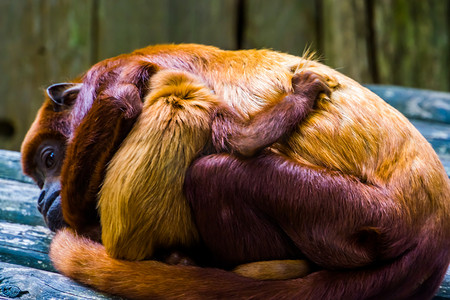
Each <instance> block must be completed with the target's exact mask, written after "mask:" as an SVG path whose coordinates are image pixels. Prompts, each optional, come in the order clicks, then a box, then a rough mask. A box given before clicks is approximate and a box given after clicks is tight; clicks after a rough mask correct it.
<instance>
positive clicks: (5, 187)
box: [0, 178, 45, 226]
mask: <svg viewBox="0 0 450 300" xmlns="http://www.w3.org/2000/svg"><path fill="white" fill-rule="evenodd" d="M39 194H40V191H39V189H38V187H37V186H36V185H34V184H27V183H22V182H18V181H13V180H7V179H1V178H0V221H1V220H4V221H7V222H13V223H20V224H27V225H42V226H45V223H44V221H43V219H42V216H41V214H40V213H39V211H38V210H37V208H36V206H37V199H38V197H39Z"/></svg>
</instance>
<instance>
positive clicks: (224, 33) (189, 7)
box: [98, 0, 237, 59]
mask: <svg viewBox="0 0 450 300" xmlns="http://www.w3.org/2000/svg"><path fill="white" fill-rule="evenodd" d="M236 3H237V0H224V1H222V0H212V1H195V0H189V1H186V0H168V1H155V0H151V1H148V0H134V1H129V0H116V1H114V5H112V2H111V1H109V0H99V7H98V9H99V12H98V16H99V17H98V18H99V19H98V42H99V46H98V58H99V59H104V58H107V57H111V56H115V55H118V54H121V53H126V52H130V51H132V50H134V49H137V48H142V47H145V46H147V45H150V44H159V43H203V44H209V45H214V46H218V47H221V48H224V49H235V48H236V41H235V31H236V28H235V26H236V25H235V24H236V21H235V18H236V7H237V6H236V5H237V4H236Z"/></svg>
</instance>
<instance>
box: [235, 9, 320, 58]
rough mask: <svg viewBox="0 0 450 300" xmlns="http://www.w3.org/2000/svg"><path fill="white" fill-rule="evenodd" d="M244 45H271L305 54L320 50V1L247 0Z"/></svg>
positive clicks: (244, 46)
mask: <svg viewBox="0 0 450 300" xmlns="http://www.w3.org/2000/svg"><path fill="white" fill-rule="evenodd" d="M245 4H246V5H245V6H244V7H243V9H244V11H243V13H244V20H243V22H244V24H243V25H244V32H243V41H242V47H243V48H247V49H249V48H270V49H274V50H278V51H283V52H288V53H291V54H293V55H299V56H301V55H302V54H303V52H304V50H305V49H306V48H307V47H308V46H310V49H311V50H318V40H317V38H318V32H317V30H316V17H317V11H316V5H315V2H314V1H308V0H284V1H264V0H247V1H245Z"/></svg>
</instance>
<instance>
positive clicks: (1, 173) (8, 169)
mask: <svg viewBox="0 0 450 300" xmlns="http://www.w3.org/2000/svg"><path fill="white" fill-rule="evenodd" d="M21 168H22V166H21V163H20V153H19V152H15V151H7V150H1V149H0V178H4V179H14V180H16V181H21V182H26V183H34V181H33V180H32V179H31V178H30V177H28V176H25V175H24V174H23V173H22V170H21Z"/></svg>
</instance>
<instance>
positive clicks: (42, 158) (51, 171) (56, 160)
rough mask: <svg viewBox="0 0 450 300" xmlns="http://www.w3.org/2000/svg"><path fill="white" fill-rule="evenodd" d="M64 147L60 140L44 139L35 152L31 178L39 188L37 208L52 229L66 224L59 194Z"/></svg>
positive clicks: (54, 229)
mask: <svg viewBox="0 0 450 300" xmlns="http://www.w3.org/2000/svg"><path fill="white" fill-rule="evenodd" d="M64 148H65V146H64V144H63V143H62V142H61V141H57V140H52V139H50V140H45V141H44V142H43V143H42V144H41V145H40V146H39V147H38V149H37V151H36V154H35V163H36V168H35V172H34V174H33V178H34V179H35V181H36V182H37V184H38V185H39V187H40V188H41V194H40V196H39V198H38V202H37V208H38V210H39V212H40V213H41V214H42V215H43V217H44V220H45V223H46V224H47V226H48V227H49V228H50V230H52V231H56V230H58V229H60V228H62V227H65V226H67V225H66V223H65V222H64V219H63V215H62V209H61V196H60V191H61V183H60V173H61V166H62V162H63V158H64Z"/></svg>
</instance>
